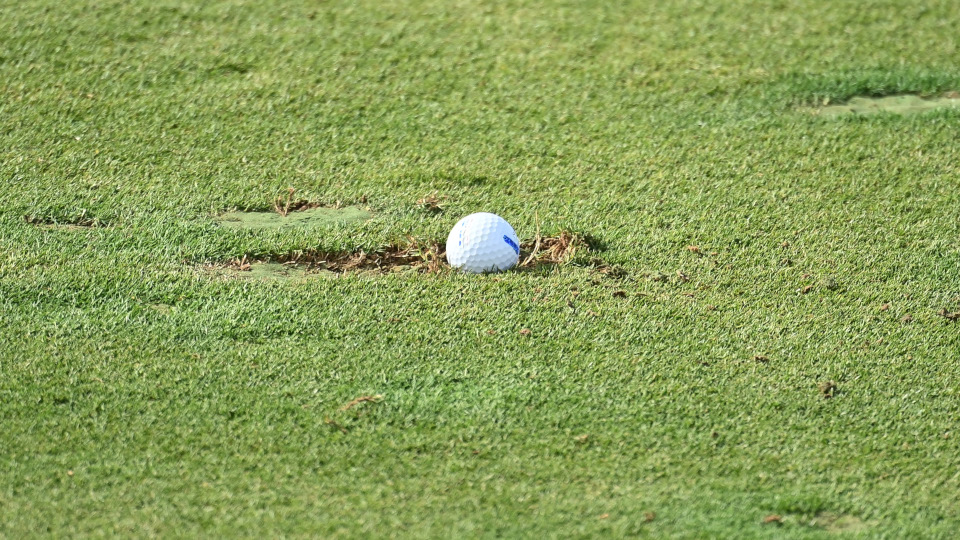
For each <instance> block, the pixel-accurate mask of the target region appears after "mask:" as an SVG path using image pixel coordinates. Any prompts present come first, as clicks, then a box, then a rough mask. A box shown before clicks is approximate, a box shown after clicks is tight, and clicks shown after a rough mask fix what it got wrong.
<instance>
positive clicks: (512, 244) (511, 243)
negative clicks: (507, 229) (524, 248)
mask: <svg viewBox="0 0 960 540" xmlns="http://www.w3.org/2000/svg"><path fill="white" fill-rule="evenodd" d="M503 241H504V242H506V243H507V244H508V245H509V246H510V247H512V248H513V250H514V251H516V252H517V255H519V254H520V246H518V245H517V243H516V242H514V241H513V239H512V238H510V237H509V236H507V235H503Z"/></svg>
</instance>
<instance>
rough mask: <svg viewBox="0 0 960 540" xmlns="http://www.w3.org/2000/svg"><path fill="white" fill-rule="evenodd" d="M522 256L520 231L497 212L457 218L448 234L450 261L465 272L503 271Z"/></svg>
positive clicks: (453, 265) (448, 258) (448, 257)
mask: <svg viewBox="0 0 960 540" xmlns="http://www.w3.org/2000/svg"><path fill="white" fill-rule="evenodd" d="M519 260H520V240H519V239H518V238H517V233H516V232H514V231H513V227H511V226H510V224H509V223H507V222H506V220H505V219H503V218H502V217H500V216H498V215H496V214H489V213H487V212H479V213H476V214H470V215H469V216H467V217H465V218H463V219H461V220H460V221H458V222H457V224H456V225H454V226H453V230H452V231H450V235H449V236H447V262H448V263H450V266H452V267H454V268H459V269H460V270H463V271H464V272H470V273H473V274H480V273H484V272H502V271H503V270H507V269H509V268H512V267H513V266H515V265H516V264H517V261H519Z"/></svg>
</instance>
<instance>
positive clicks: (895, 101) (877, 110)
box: [819, 92, 960, 118]
mask: <svg viewBox="0 0 960 540" xmlns="http://www.w3.org/2000/svg"><path fill="white" fill-rule="evenodd" d="M942 109H948V110H949V109H952V110H958V111H960V94H958V93H957V92H950V93H947V94H944V95H942V96H940V97H933V98H923V97H920V96H918V95H912V94H907V95H898V96H882V97H854V98H851V99H850V100H849V101H848V102H846V103H844V104H840V105H826V106H824V107H823V108H821V109H820V110H819V114H820V116H823V117H825V118H840V117H848V116H873V115H878V114H896V115H900V116H908V115H913V114H920V113H925V112H930V111H935V110H942Z"/></svg>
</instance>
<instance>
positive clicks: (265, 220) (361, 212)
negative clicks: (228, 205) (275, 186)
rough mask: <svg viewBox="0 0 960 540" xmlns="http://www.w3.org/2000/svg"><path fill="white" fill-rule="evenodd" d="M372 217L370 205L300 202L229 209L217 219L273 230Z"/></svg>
mask: <svg viewBox="0 0 960 540" xmlns="http://www.w3.org/2000/svg"><path fill="white" fill-rule="evenodd" d="M372 217H373V213H371V211H370V208H368V207H360V206H343V207H325V206H320V205H318V204H314V203H307V202H306V201H297V202H295V203H292V204H291V205H289V206H286V207H285V211H284V213H280V212H227V213H226V214H222V215H220V216H218V217H217V218H216V220H215V221H216V222H217V223H219V224H220V225H221V226H223V227H227V228H230V229H239V230H271V229H279V228H280V227H288V226H289V227H301V228H304V229H316V228H324V227H330V226H334V225H342V224H344V223H355V222H359V221H366V220H368V219H370V218H372Z"/></svg>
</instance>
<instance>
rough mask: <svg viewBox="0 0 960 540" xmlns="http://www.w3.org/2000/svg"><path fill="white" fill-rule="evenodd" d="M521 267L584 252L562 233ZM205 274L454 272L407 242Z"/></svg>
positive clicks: (257, 261) (212, 266) (434, 245)
mask: <svg viewBox="0 0 960 540" xmlns="http://www.w3.org/2000/svg"><path fill="white" fill-rule="evenodd" d="M519 247H520V249H521V257H525V260H523V263H522V264H520V265H518V266H517V268H516V269H515V270H513V271H514V272H526V271H531V270H534V269H536V268H540V267H549V266H560V265H564V264H567V263H569V262H570V261H571V259H572V258H573V255H574V252H575V251H576V250H577V249H578V248H579V249H584V250H589V248H588V247H587V246H585V245H584V244H583V242H582V241H581V240H580V239H579V238H578V237H577V236H575V235H572V234H570V233H561V234H560V235H558V236H555V237H544V238H540V239H539V242H537V241H527V242H523V243H522V244H521V245H520V246H519ZM590 263H591V265H592V266H593V267H594V268H597V269H598V271H600V272H601V273H602V272H604V271H605V269H609V268H610V267H609V266H606V265H604V264H603V261H601V260H599V259H596V258H593V259H591V260H590ZM204 267H205V268H206V269H207V270H210V271H213V272H218V273H225V274H226V275H230V276H233V277H237V278H247V279H261V280H272V279H307V278H312V277H336V276H339V275H343V274H359V275H371V276H375V275H384V274H408V273H409V274H436V273H441V272H449V271H452V270H453V269H452V268H451V267H450V266H449V265H448V264H447V263H446V253H445V252H444V249H443V247H442V245H441V244H440V243H438V242H423V241H419V240H416V239H411V241H410V243H409V244H406V245H403V246H398V245H392V246H387V247H384V248H381V249H377V250H373V251H363V250H359V251H353V252H324V251H312V250H307V251H295V252H291V253H285V254H275V255H270V256H264V257H252V256H244V257H242V258H240V259H233V260H231V261H227V262H220V263H216V262H215V263H207V264H205V265H204Z"/></svg>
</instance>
